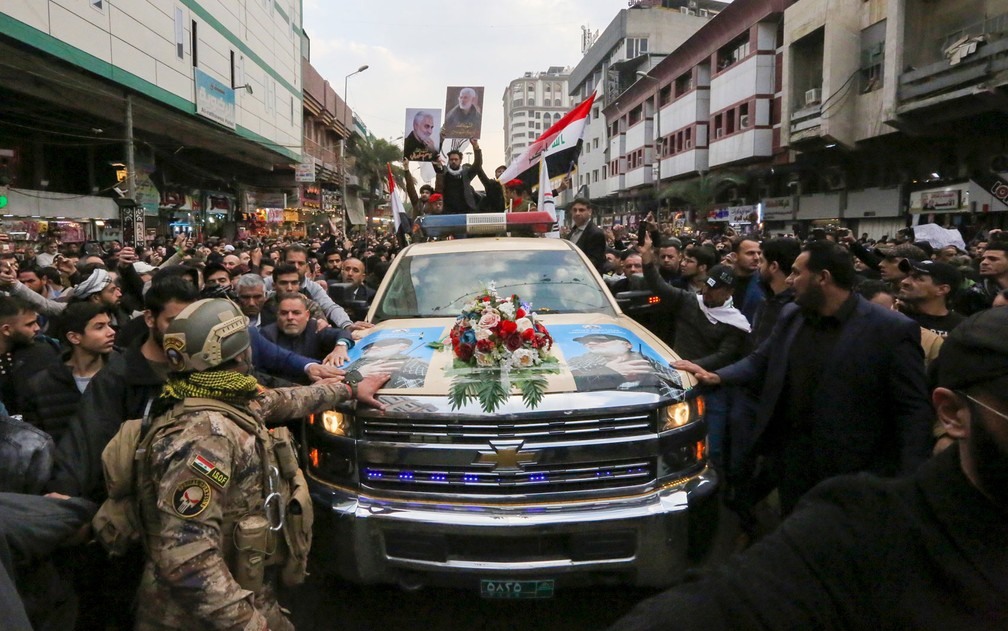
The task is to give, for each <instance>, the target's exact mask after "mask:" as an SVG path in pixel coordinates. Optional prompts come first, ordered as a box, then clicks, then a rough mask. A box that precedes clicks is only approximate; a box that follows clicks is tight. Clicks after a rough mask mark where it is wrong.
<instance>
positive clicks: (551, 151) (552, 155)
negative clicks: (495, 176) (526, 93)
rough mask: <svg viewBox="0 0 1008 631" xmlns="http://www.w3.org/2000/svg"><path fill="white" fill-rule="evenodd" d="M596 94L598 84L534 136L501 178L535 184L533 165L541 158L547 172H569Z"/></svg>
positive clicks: (574, 162) (578, 152) (577, 152)
mask: <svg viewBox="0 0 1008 631" xmlns="http://www.w3.org/2000/svg"><path fill="white" fill-rule="evenodd" d="M597 94H598V87H596V88H595V91H594V92H592V93H591V96H589V97H588V98H587V99H585V100H584V101H583V102H582V103H581V104H580V105H578V106H577V107H575V108H574V109H572V110H571V111H569V112H567V115H566V116H564V117H563V118H561V119H560V120H558V121H557V122H555V123H553V125H552V126H551V127H550V128H549V129H547V130H546V131H544V132H543V133H542V135H541V136H539V137H538V138H536V139H535V141H534V142H533V143H532V144H531V145H529V148H528V149H526V150H525V152H524V153H522V154H521V155H520V156H518V159H516V160H515V161H514V162H512V163H511V164H510V165H509V166H508V168H507V170H505V171H504V173H503V174H502V175H501V176H500V178H499V179H500V181H501V182H510V181H511V180H514V179H519V180H521V181H523V182H525V184H526V185H528V186H530V187H531V186H534V185H535V184H536V183H538V180H539V179H540V178H539V172H538V171H539V170H538V169H537V168H536V167H538V166H539V164H540V163H541V162H542V161H543V160H544V159H545V161H546V163H548V170H549V171H550V172H552V173H556V174H558V176H559V175H560V174H563V175H567V174H568V173H570V172H571V170H572V169H573V168H574V165H575V164H576V163H577V159H578V155H580V153H581V143H582V142H583V136H584V131H585V127H587V126H588V115H589V114H590V113H591V108H592V105H593V104H594V103H595V96H596V95H597Z"/></svg>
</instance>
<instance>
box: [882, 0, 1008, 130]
mask: <svg viewBox="0 0 1008 631" xmlns="http://www.w3.org/2000/svg"><path fill="white" fill-rule="evenodd" d="M918 17H919V16H918ZM920 19H921V20H922V22H923V25H924V26H923V27H922V30H923V33H910V32H907V33H906V34H904V37H905V38H906V39H907V40H908V41H909V40H910V39H911V38H916V37H920V36H921V35H922V34H923V35H924V37H923V38H922V39H923V41H924V44H923V45H920V46H919V47H915V48H916V50H914V52H913V53H910V54H907V56H906V62H907V66H906V69H905V71H904V72H903V73H902V74H900V76H899V86H898V88H897V94H896V101H897V107H896V113H897V115H899V116H912V115H915V114H920V115H922V116H930V114H931V113H932V112H934V110H936V109H938V108H941V109H942V110H943V111H944V112H946V113H948V112H950V110H949V109H948V106H949V105H950V104H952V103H953V102H960V101H961V102H962V105H967V104H968V103H971V102H972V103H973V107H969V106H966V107H956V108H955V109H954V110H951V111H952V112H955V115H956V116H957V117H966V116H970V115H971V114H973V113H976V112H977V111H981V110H985V109H993V107H994V106H993V105H992V104H991V103H989V102H986V104H985V99H984V97H985V96H987V95H993V94H996V92H997V90H996V89H997V88H999V87H1001V86H1004V85H1006V84H1008V77H1006V75H1005V72H1004V71H1005V70H1008V37H1005V33H1006V31H1008V13H1002V14H1000V15H996V16H994V17H990V18H986V19H979V20H978V19H976V15H975V13H973V12H971V11H967V10H966V7H963V9H962V10H961V11H960V12H959V13H952V14H950V15H945V16H944V18H943V19H942V21H941V23H938V22H937V21H936V20H928V19H927V18H926V17H920ZM950 25H951V27H950ZM936 33H937V34H936ZM927 35H930V37H927ZM976 97H980V98H979V99H978V98H976ZM977 101H980V102H977ZM945 118H946V119H947V118H949V116H945Z"/></svg>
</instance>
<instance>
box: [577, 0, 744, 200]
mask: <svg viewBox="0 0 1008 631" xmlns="http://www.w3.org/2000/svg"><path fill="white" fill-rule="evenodd" d="M632 4H633V6H631V7H630V8H627V9H622V10H620V12H619V13H618V14H617V15H616V17H615V18H613V20H612V22H610V23H609V25H608V26H607V27H606V28H605V30H604V31H603V32H602V33H601V34H600V35H599V36H598V37H597V38H595V39H594V42H593V43H592V44H591V45H590V46H589V47H587V49H586V50H585V51H584V57H583V58H582V59H581V61H580V62H579V63H578V64H577V66H575V67H574V69H573V70H572V71H571V73H570V79H569V80H568V85H569V90H570V94H571V99H572V102H573V103H575V104H576V103H579V102H581V101H583V100H584V99H585V98H587V97H588V96H590V95H591V93H592V91H593V90H594V89H595V88H596V86H598V87H599V95H598V97H597V99H596V105H595V107H593V109H592V112H591V116H590V119H589V123H588V126H587V128H586V130H585V136H584V146H583V149H582V151H581V156H580V158H579V160H578V174H577V180H576V182H575V186H574V190H575V192H576V193H577V194H578V195H581V196H584V197H588V198H590V199H592V200H593V202H594V203H595V204H596V205H598V206H600V207H601V208H606V207H609V206H611V205H612V201H611V200H607V199H606V198H608V197H609V196H610V195H612V194H613V193H614V192H615V190H616V189H614V188H612V187H613V185H615V184H616V182H614V181H611V180H610V179H609V167H608V163H609V158H608V155H609V147H608V134H607V129H606V123H605V119H604V118H602V117H601V112H602V109H603V108H604V107H605V106H606V104H607V103H615V99H616V96H617V95H619V94H620V92H622V91H623V90H624V89H625V88H626V87H627V86H629V85H630V84H632V83H633V82H634V80H635V77H636V76H637V73H638V72H646V71H648V70H650V69H651V68H652V67H653V66H654V65H655V64H657V63H658V62H659V61H660V60H661V59H662V58H663V57H664V55H666V54H668V53H670V52H672V51H673V50H675V49H676V48H677V47H678V46H679V45H680V44H682V43H683V42H684V41H686V40H687V39H688V38H689V37H690V36H691V35H693V34H694V33H695V32H696V31H697V29H699V28H700V27H701V26H703V25H704V24H706V23H707V21H708V20H709V19H710V18H711V17H713V16H714V15H717V14H718V12H720V11H721V10H722V9H724V7H725V6H727V3H725V2H715V1H713V0H682V1H674V0H665V1H663V2H636V3H632Z"/></svg>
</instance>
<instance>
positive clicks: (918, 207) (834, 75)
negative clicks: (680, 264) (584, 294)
mask: <svg viewBox="0 0 1008 631" xmlns="http://www.w3.org/2000/svg"><path fill="white" fill-rule="evenodd" d="M1006 25H1008V5H1006V4H1005V3H1004V2H1003V1H996V0H987V1H981V0H976V1H973V2H966V3H963V2H955V1H953V0H868V1H863V0H829V1H828V2H827V0H736V1H735V2H734V3H732V5H731V6H730V7H728V8H726V9H724V10H723V11H722V12H721V13H720V14H719V15H718V16H717V17H716V18H714V19H712V20H711V22H710V23H708V24H707V25H706V26H704V27H702V28H701V29H700V30H699V31H697V33H696V34H695V35H694V36H693V37H690V38H689V39H687V40H686V41H685V42H684V43H683V44H682V45H681V46H679V47H678V48H677V49H676V50H675V51H673V52H672V53H671V54H669V55H668V56H667V57H665V58H664V59H663V60H662V61H660V62H659V63H657V64H655V66H654V67H653V68H652V69H651V70H650V71H649V72H648V73H646V74H642V75H638V77H637V78H638V80H637V81H636V82H635V83H634V84H633V85H631V86H630V87H629V88H626V89H625V90H623V91H622V92H620V93H619V95H618V96H617V97H615V98H614V99H610V102H609V103H608V105H607V106H606V108H605V109H604V114H605V116H606V122H607V125H608V134H609V136H608V138H607V146H608V148H609V155H608V167H609V169H608V176H609V177H608V178H607V183H608V186H609V187H610V189H611V191H612V192H613V194H614V196H615V198H616V199H618V200H622V204H623V205H622V209H621V210H622V211H623V212H625V213H630V212H634V213H636V214H637V215H641V214H643V212H644V211H646V210H647V209H649V208H650V207H653V204H654V193H655V192H656V190H657V189H658V188H659V186H665V185H668V184H672V183H676V182H693V183H698V186H699V183H701V182H702V183H704V184H705V185H706V186H708V187H712V188H713V189H714V190H713V191H712V199H711V200H710V201H711V202H712V203H711V204H709V205H708V206H709V208H705V209H703V210H704V212H705V213H706V214H707V216H708V218H709V219H711V220H713V221H715V222H718V221H723V222H731V223H736V224H740V227H741V228H742V229H745V228H746V227H753V226H755V224H756V223H757V222H762V225H763V227H764V228H765V229H767V230H768V231H769V232H771V233H780V232H798V233H799V234H806V233H807V232H808V231H809V230H810V229H811V228H814V227H816V226H830V225H844V226H846V227H848V228H851V229H852V230H854V231H856V232H857V233H859V234H862V233H868V234H869V236H871V237H875V238H877V237H881V236H884V235H887V234H888V235H892V234H894V233H895V232H896V231H897V230H899V229H900V228H902V227H905V226H908V225H915V224H917V223H929V222H937V223H941V224H944V225H948V226H960V227H961V228H962V229H963V230H962V231H963V233H964V235H966V236H967V238H968V237H969V236H971V235H972V234H974V233H975V232H978V231H979V230H981V229H984V228H991V227H1003V226H1005V225H1006V224H1008V152H1006V151H1005V149H1004V147H1006V146H1008V142H1006V141H1008V133H1006V132H1005V131H1004V130H1005V129H1008V126H1006V123H1008V120H1006V119H1008V116H1006V113H1005V108H1004V106H1003V99H1004V94H1005V91H1006V86H1008V78H1006V76H1005V75H1004V73H1003V70H1004V68H1005V67H1008V61H1005V59H1008V53H1006V52H1005V51H1008V39H1006V38H1005V35H1004V34H1005V33H1006V32H1008V27H1006ZM727 174H732V175H734V176H735V177H734V178H733V179H735V180H737V179H739V178H741V179H742V180H743V181H744V182H745V183H744V184H742V185H739V184H735V183H731V184H725V185H723V186H721V187H720V188H719V187H718V186H717V181H718V179H719V178H722V177H724V176H725V175H727ZM725 179H726V181H727V178H725ZM712 183H713V184H712ZM680 201H681V200H680ZM672 203H673V208H675V203H676V200H672Z"/></svg>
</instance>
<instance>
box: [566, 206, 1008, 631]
mask: <svg viewBox="0 0 1008 631" xmlns="http://www.w3.org/2000/svg"><path fill="white" fill-rule="evenodd" d="M570 208H571V216H572V219H573V224H574V225H573V226H572V229H571V231H570V232H569V233H568V235H567V236H568V238H570V239H571V240H572V241H574V242H576V243H577V244H578V246H579V247H581V249H582V250H583V251H584V253H585V254H586V256H587V257H588V258H589V259H590V260H591V261H592V262H593V263H594V264H595V265H596V267H597V268H598V270H599V272H600V273H602V274H603V275H604V277H605V278H606V281H607V283H609V285H610V288H611V289H612V290H613V291H614V293H615V292H619V291H625V290H630V289H646V290H649V291H650V292H652V293H653V294H656V295H657V296H659V297H660V298H661V301H660V303H659V306H658V307H657V309H656V311H657V313H651V314H647V315H645V316H642V317H641V319H642V323H643V324H645V325H647V326H649V327H650V328H651V329H652V331H653V332H654V333H655V334H656V335H658V336H659V337H661V338H662V339H663V340H664V341H665V342H666V343H668V345H669V346H670V347H672V348H673V349H674V350H675V351H676V352H677V354H678V355H679V356H680V357H681V358H682V359H681V360H680V361H678V362H675V363H674V364H673V366H674V367H676V368H678V369H680V370H683V371H686V372H689V373H692V374H693V375H694V376H695V377H696V379H697V381H698V382H699V387H698V388H697V389H695V390H694V391H693V394H694V396H696V395H700V396H703V397H704V400H705V405H704V408H705V410H706V412H705V418H706V421H707V423H708V429H709V435H708V456H709V458H710V461H711V463H712V465H713V466H714V467H715V468H716V469H717V470H718V471H719V473H720V474H721V476H722V479H723V480H724V485H723V487H722V497H723V499H724V501H725V503H726V504H727V506H728V507H730V508H731V509H733V510H734V511H735V512H736V513H737V515H738V516H739V517H740V521H741V524H742V526H743V531H744V532H743V537H742V538H741V540H740V542H739V543H740V546H739V548H740V549H745V548H746V547H749V546H752V547H749V549H748V550H746V552H745V553H744V554H742V555H741V556H739V557H736V558H733V559H732V560H731V562H729V563H727V564H726V565H725V566H723V567H721V568H718V569H716V570H713V571H710V572H708V573H706V574H702V575H700V576H699V577H696V578H695V580H692V581H689V582H687V583H686V584H685V585H682V586H680V587H677V588H674V589H672V590H670V591H669V592H667V593H665V594H662V595H660V596H657V597H655V598H653V599H651V600H648V601H646V602H644V603H642V604H641V605H639V606H638V607H637V608H636V609H635V610H634V611H633V612H632V613H631V614H630V615H629V616H627V617H626V618H625V619H623V620H621V621H619V622H618V623H617V624H616V626H615V627H614V628H618V629H741V628H746V629H750V628H752V629H785V628H787V629H794V628H802V629H804V628H857V629H861V628H865V629H867V628H874V627H877V626H881V627H882V628H899V629H923V628H934V629H939V628H963V629H965V628H969V629H988V628H989V629H996V628H1004V627H1005V626H1006V625H1008V606H1006V605H1005V602H1006V600H1005V599H1006V597H1008V574H1006V568H1008V565H1006V564H1005V561H1006V560H1008V559H1006V554H1008V547H1006V546H1004V543H1003V537H1004V535H1005V534H1008V533H1006V530H1008V528H1006V526H1005V521H1004V516H1005V511H1006V510H1008V501H1006V496H1005V493H1004V489H1005V488H1008V487H1006V486H1005V485H1006V483H1008V474H1006V471H1008V425H1005V423H1006V421H1008V416H1006V412H1008V394H1006V393H1008V387H1006V386H1008V383H1006V382H1005V378H1006V376H1008V335H1006V333H1008V309H1006V308H1005V305H1008V233H1003V232H1001V231H1000V230H985V231H978V232H977V233H976V234H975V235H973V238H972V239H971V240H970V242H969V245H968V248H966V249H963V248H960V247H956V246H945V247H939V248H935V247H934V246H933V245H932V244H931V243H929V242H927V241H915V240H914V238H913V230H912V229H908V230H904V231H901V232H900V234H898V235H897V236H896V237H895V238H893V239H884V240H881V241H879V242H872V241H870V240H869V239H868V238H867V235H863V236H862V238H861V239H857V238H855V237H854V236H853V235H851V234H850V233H849V231H846V230H843V229H839V230H832V231H816V232H814V233H812V234H810V235H808V237H807V238H806V239H798V238H795V237H794V236H784V235H778V236H769V235H761V234H758V233H752V234H737V235H724V234H719V235H709V234H706V235H704V234H702V235H698V236H695V237H694V238H688V237H687V238H681V237H677V236H673V235H672V234H671V231H670V230H669V229H668V227H667V226H665V227H664V230H663V229H662V227H661V226H659V225H657V224H655V223H654V222H652V221H645V222H643V223H642V225H641V226H640V227H639V230H638V231H637V235H636V236H637V238H636V239H630V238H628V236H627V231H626V230H625V229H623V228H622V227H621V226H618V225H617V226H612V227H611V228H605V229H602V228H600V227H598V226H596V225H595V224H594V222H593V221H592V212H591V207H590V204H589V202H588V201H587V200H575V201H574V203H573V204H572V205H571V207H570ZM649 219H650V218H649ZM963 245H966V243H965V242H964V243H963ZM855 474H861V476H862V477H852V476H853V475H855ZM758 507H759V508H761V512H760V514H762V515H766V514H767V513H769V514H771V515H773V517H775V518H777V519H773V520H771V521H770V523H769V524H768V523H767V522H766V520H765V519H763V520H761V519H758V518H757V508H758ZM967 516H968V517H967ZM780 519H783V521H782V522H781V521H779V520H780ZM992 522H996V523H997V526H995V527H993V528H989V525H990V524H991V523H992ZM768 533H769V534H768ZM757 540H758V542H757V543H755V544H753V542H756V541H757Z"/></svg>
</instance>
